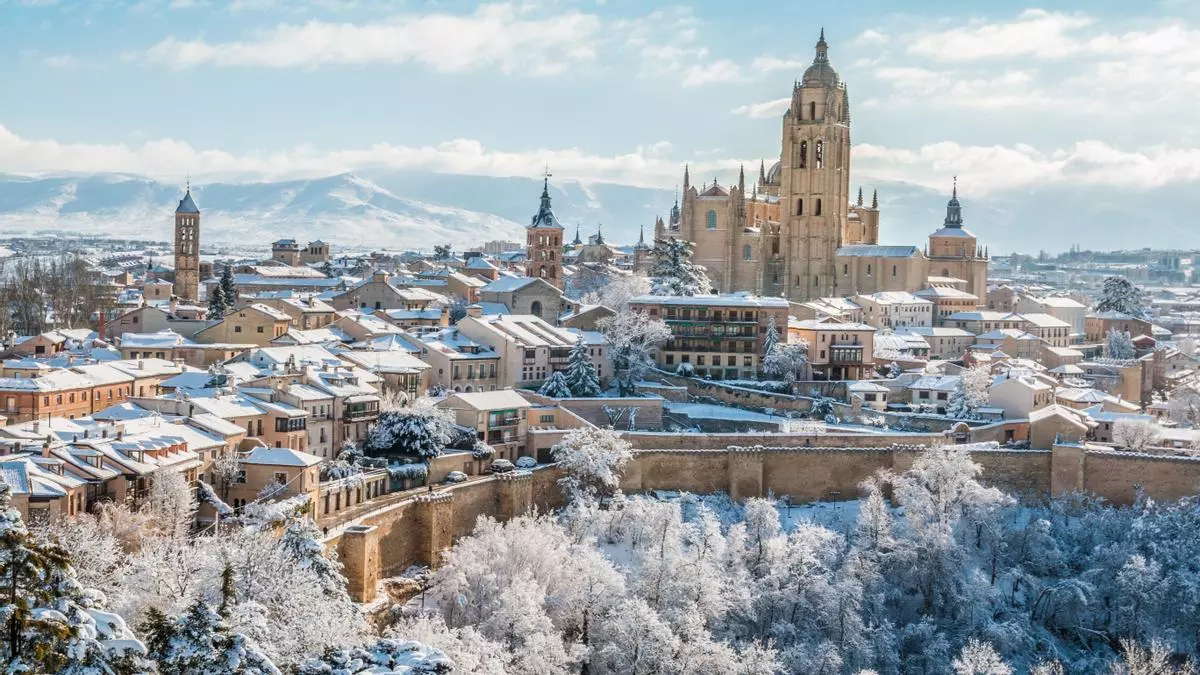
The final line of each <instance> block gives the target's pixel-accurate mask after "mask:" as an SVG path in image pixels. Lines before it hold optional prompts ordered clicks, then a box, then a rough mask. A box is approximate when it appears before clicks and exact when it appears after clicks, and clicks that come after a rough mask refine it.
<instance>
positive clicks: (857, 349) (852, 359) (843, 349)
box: [829, 345, 865, 366]
mask: <svg viewBox="0 0 1200 675" xmlns="http://www.w3.org/2000/svg"><path fill="white" fill-rule="evenodd" d="M863 356H864V354H863V347H862V345H857V346H836V347H830V349H829V365H832V366H861V365H863V364H864V363H865V361H864V360H863Z"/></svg>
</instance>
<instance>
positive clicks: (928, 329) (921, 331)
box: [904, 326, 975, 337]
mask: <svg viewBox="0 0 1200 675" xmlns="http://www.w3.org/2000/svg"><path fill="white" fill-rule="evenodd" d="M904 330H905V331H906V332H909V333H912V334H913V335H920V336H922V337H975V334H974V333H971V332H970V331H966V330H963V329H962V328H949V327H943V326H908V327H905V329H904Z"/></svg>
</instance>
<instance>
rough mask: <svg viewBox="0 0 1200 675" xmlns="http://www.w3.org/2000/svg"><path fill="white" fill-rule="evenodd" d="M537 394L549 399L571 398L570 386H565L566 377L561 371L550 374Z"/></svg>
mask: <svg viewBox="0 0 1200 675" xmlns="http://www.w3.org/2000/svg"><path fill="white" fill-rule="evenodd" d="M537 393H539V394H541V395H542V396H549V397H550V398H571V386H570V385H569V384H567V376H566V375H563V372H562V371H561V370H556V371H554V372H553V373H550V377H547V378H546V381H545V382H543V383H542V386H541V387H539V388H538V392H537Z"/></svg>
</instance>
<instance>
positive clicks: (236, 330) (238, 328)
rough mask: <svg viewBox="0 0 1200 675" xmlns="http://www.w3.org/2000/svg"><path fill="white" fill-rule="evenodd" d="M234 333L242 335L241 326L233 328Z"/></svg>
mask: <svg viewBox="0 0 1200 675" xmlns="http://www.w3.org/2000/svg"><path fill="white" fill-rule="evenodd" d="M233 332H235V333H240V332H242V327H241V326H234V327H233Z"/></svg>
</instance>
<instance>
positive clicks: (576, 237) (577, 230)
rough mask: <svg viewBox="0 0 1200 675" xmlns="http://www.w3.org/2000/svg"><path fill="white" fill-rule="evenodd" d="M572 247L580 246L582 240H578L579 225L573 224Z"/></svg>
mask: <svg viewBox="0 0 1200 675" xmlns="http://www.w3.org/2000/svg"><path fill="white" fill-rule="evenodd" d="M571 245H572V246H582V245H583V240H582V239H580V238H579V223H575V241H573V242H571Z"/></svg>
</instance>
